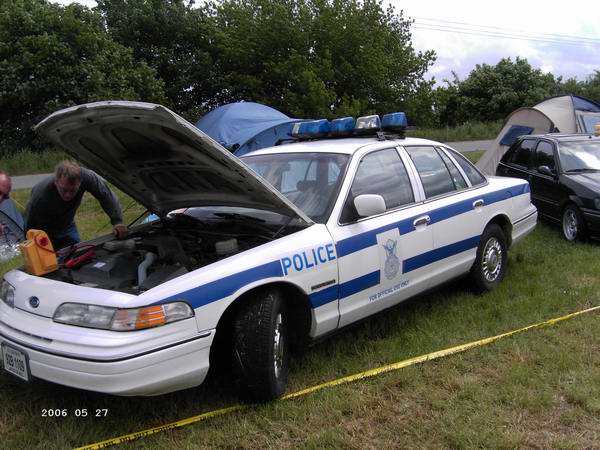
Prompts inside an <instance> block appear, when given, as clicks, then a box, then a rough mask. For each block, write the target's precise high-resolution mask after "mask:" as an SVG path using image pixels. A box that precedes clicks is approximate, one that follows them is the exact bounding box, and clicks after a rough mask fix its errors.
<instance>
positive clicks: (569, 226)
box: [563, 209, 577, 241]
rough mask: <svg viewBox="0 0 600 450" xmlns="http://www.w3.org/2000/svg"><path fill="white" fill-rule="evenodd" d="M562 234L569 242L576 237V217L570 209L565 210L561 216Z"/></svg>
mask: <svg viewBox="0 0 600 450" xmlns="http://www.w3.org/2000/svg"><path fill="white" fill-rule="evenodd" d="M563 232H564V234H565V237H566V238H567V239H568V240H569V241H573V240H575V238H576V237H577V216H575V211H573V210H572V209H567V210H566V211H565V213H564V214H563Z"/></svg>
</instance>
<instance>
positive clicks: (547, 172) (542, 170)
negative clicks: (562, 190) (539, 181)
mask: <svg viewBox="0 0 600 450" xmlns="http://www.w3.org/2000/svg"><path fill="white" fill-rule="evenodd" d="M537 171H538V172H539V173H541V174H542V175H548V176H549V177H553V176H554V173H553V172H552V171H551V170H550V167H548V166H540V167H538V169H537Z"/></svg>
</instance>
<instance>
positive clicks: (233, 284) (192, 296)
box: [157, 260, 283, 308]
mask: <svg viewBox="0 0 600 450" xmlns="http://www.w3.org/2000/svg"><path fill="white" fill-rule="evenodd" d="M282 276H283V270H282V269H281V262H280V261H279V260H276V261H272V262H270V263H267V264H263V265H262V266H257V267H253V268H252V269H248V270H244V271H242V272H238V273H235V274H233V275H229V276H227V277H223V278H219V279H218V280H215V281H211V282H210V283H207V284H203V285H202V286H197V287H195V288H193V289H190V290H188V291H184V292H180V293H179V294H176V295H172V296H171V297H169V298H166V299H164V300H161V301H160V302H157V304H162V303H166V302H169V301H173V300H178V299H179V300H181V299H187V300H188V301H190V302H191V306H192V308H199V307H200V306H204V305H207V304H209V303H212V302H215V301H217V300H221V299H222V298H224V297H228V296H230V295H232V294H234V293H235V292H237V291H238V290H239V289H241V288H243V287H244V286H246V285H247V284H250V283H253V282H255V281H259V280H263V279H265V278H273V277H282Z"/></svg>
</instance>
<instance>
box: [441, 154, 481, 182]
mask: <svg viewBox="0 0 600 450" xmlns="http://www.w3.org/2000/svg"><path fill="white" fill-rule="evenodd" d="M448 151H449V152H450V154H451V155H452V157H453V158H454V160H455V161H456V162H457V163H458V165H459V166H460V168H461V169H462V170H463V172H464V173H465V174H466V175H467V178H468V179H469V181H470V182H471V186H477V185H479V184H483V183H485V177H484V176H483V175H481V173H480V172H479V170H477V169H476V168H475V166H474V165H473V164H471V163H470V162H469V161H467V158H465V157H464V156H463V155H461V154H460V153H458V152H454V151H452V150H448Z"/></svg>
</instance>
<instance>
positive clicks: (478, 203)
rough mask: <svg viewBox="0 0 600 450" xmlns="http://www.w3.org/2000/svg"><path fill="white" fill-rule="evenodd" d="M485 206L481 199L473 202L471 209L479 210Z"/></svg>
mask: <svg viewBox="0 0 600 450" xmlns="http://www.w3.org/2000/svg"><path fill="white" fill-rule="evenodd" d="M484 204H485V202H484V201H483V199H482V198H480V199H479V200H475V201H474V202H473V208H480V207H481V206H483V205H484Z"/></svg>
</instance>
